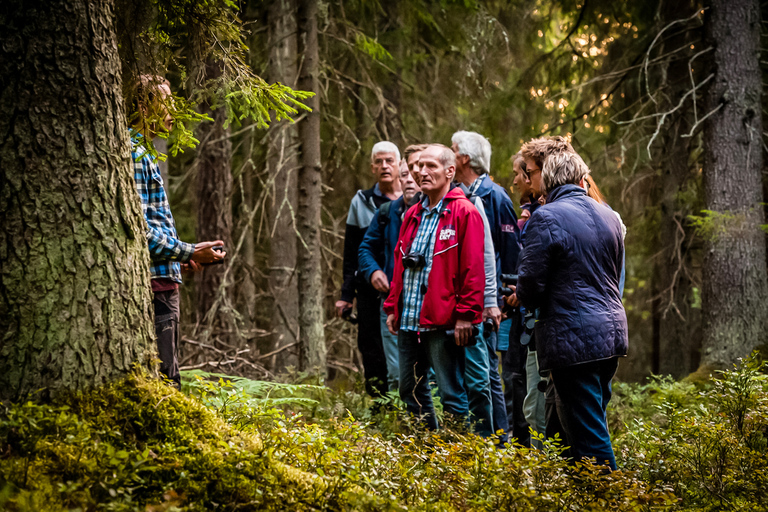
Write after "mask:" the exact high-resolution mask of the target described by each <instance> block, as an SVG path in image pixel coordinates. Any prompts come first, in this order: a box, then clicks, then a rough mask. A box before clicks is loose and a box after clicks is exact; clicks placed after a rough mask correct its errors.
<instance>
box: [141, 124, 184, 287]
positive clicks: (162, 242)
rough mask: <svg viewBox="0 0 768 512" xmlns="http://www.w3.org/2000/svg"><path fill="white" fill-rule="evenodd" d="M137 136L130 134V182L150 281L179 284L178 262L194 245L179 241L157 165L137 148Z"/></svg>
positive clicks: (179, 268) (143, 150)
mask: <svg viewBox="0 0 768 512" xmlns="http://www.w3.org/2000/svg"><path fill="white" fill-rule="evenodd" d="M136 136H137V133H136V132H131V159H132V160H133V179H134V180H135V181H136V190H137V191H138V192H139V197H140V198H141V208H142V210H143V211H144V218H145V219H146V221H147V228H148V229H147V244H148V246H149V255H150V258H151V260H152V264H151V265H150V271H151V275H152V279H159V278H164V279H171V280H172V281H175V282H177V283H180V282H181V267H180V265H179V262H187V261H189V260H190V259H191V258H192V253H193V252H195V244H188V243H185V242H182V241H181V240H179V238H178V234H177V233H176V224H175V223H174V221H173V215H172V214H171V206H170V205H169V204H168V196H166V195H165V189H164V188H163V178H162V177H161V176H160V168H159V167H158V165H157V162H155V161H153V160H152V157H151V156H150V155H149V153H147V150H146V149H145V148H144V147H143V146H140V145H138V142H137V140H136Z"/></svg>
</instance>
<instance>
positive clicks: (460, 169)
mask: <svg viewBox="0 0 768 512" xmlns="http://www.w3.org/2000/svg"><path fill="white" fill-rule="evenodd" d="M451 149H453V154H454V155H456V180H458V181H460V182H462V183H464V184H465V185H469V183H471V180H472V177H471V172H470V167H469V156H467V155H462V154H460V153H459V145H458V144H456V143H455V142H454V143H453V144H451ZM467 182H469V183H467Z"/></svg>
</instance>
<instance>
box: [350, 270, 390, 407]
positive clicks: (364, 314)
mask: <svg viewBox="0 0 768 512" xmlns="http://www.w3.org/2000/svg"><path fill="white" fill-rule="evenodd" d="M380 315H381V299H380V298H379V292H377V291H376V290H375V289H374V288H373V287H372V286H370V285H367V284H361V285H359V286H358V287H357V349H358V350H359V351H360V355H361V356H362V358H363V372H364V373H365V391H366V392H367V393H368V394H369V395H371V396H372V397H374V398H376V397H380V396H382V395H384V394H386V393H387V391H388V390H389V385H388V384H387V356H386V355H385V354H384V345H383V344H382V341H381V318H380Z"/></svg>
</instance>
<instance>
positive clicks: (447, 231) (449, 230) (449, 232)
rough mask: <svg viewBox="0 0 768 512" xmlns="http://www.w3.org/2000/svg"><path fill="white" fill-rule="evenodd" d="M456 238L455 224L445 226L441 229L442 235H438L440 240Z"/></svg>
mask: <svg viewBox="0 0 768 512" xmlns="http://www.w3.org/2000/svg"><path fill="white" fill-rule="evenodd" d="M455 238H456V228H455V227H454V226H450V225H449V226H445V227H444V228H443V229H441V230H440V235H439V236H438V238H437V239H438V240H440V241H444V240H450V241H453V240H454V239H455Z"/></svg>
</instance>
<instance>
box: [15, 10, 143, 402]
mask: <svg viewBox="0 0 768 512" xmlns="http://www.w3.org/2000/svg"><path fill="white" fill-rule="evenodd" d="M2 11H3V12H2V14H0V21H1V22H2V25H3V27H5V30H3V32H2V33H0V63H2V68H3V70H4V72H3V78H2V79H0V84H1V86H0V112H2V115H1V116H0V212H1V213H0V222H1V223H2V227H1V228H0V261H1V262H2V263H0V336H1V337H2V344H1V345H0V398H10V399H19V398H22V397H24V396H26V395H28V394H30V393H34V392H37V391H38V390H40V389H45V390H46V391H45V392H46V393H54V394H55V393H56V392H57V391H59V390H61V389H83V388H87V387H90V386H93V385H95V384H99V383H103V382H106V381H109V380H111V379H113V378H115V377H118V376H121V375H124V374H125V373H126V372H128V371H129V370H130V369H131V368H132V366H133V365H134V364H140V365H147V364H148V363H149V361H150V360H151V359H152V358H153V354H154V348H153V347H154V342H153V332H152V316H151V315H152V313H151V295H150V291H149V290H150V289H149V281H148V279H149V271H148V264H149V255H148V251H147V249H146V239H145V236H144V233H145V225H144V219H143V216H142V211H141V205H140V202H139V199H138V195H137V193H136V190H135V185H134V182H133V179H132V166H131V160H130V145H129V144H130V142H129V138H128V132H127V129H126V121H125V112H124V107H123V99H122V94H121V79H120V63H119V59H118V53H117V42H116V35H115V28H114V23H113V2H112V1H95V0H74V1H72V0H68V1H66V2H64V1H58V0H56V1H49V2H25V1H23V0H11V1H10V2H6V3H5V5H4V8H3V10H2Z"/></svg>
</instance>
